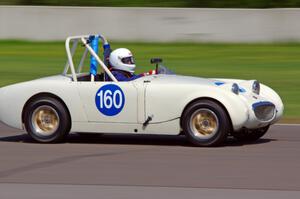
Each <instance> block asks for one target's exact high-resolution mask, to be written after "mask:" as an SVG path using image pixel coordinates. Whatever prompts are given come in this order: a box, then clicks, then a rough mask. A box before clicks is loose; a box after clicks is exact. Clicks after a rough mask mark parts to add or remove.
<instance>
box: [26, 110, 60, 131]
mask: <svg viewBox="0 0 300 199" xmlns="http://www.w3.org/2000/svg"><path fill="white" fill-rule="evenodd" d="M31 124H32V126H33V128H34V131H35V132H36V133H37V134H39V135H41V136H50V135H52V134H54V133H55V132H56V130H57V129H58V127H59V124H60V119H59V116H58V113H57V111H56V110H55V109H54V108H52V107H51V106H48V105H43V106H40V107H38V108H37V109H35V110H34V112H33V114H32V117H31Z"/></svg>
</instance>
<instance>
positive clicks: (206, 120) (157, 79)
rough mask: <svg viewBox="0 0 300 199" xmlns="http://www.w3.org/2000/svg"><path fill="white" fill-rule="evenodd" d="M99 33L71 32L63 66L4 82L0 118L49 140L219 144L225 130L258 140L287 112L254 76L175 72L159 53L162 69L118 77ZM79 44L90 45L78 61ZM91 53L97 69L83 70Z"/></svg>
mask: <svg viewBox="0 0 300 199" xmlns="http://www.w3.org/2000/svg"><path fill="white" fill-rule="evenodd" d="M97 38H98V40H97ZM99 41H102V44H103V45H108V42H107V40H106V39H105V38H104V37H103V36H102V35H86V36H74V37H68V38H67V40H66V43H65V45H66V51H67V56H68V61H67V63H66V66H65V69H64V71H63V73H62V74H60V75H56V76H51V77H46V78H41V79H37V80H33V81H28V82H24V83H19V84H14V85H10V86H7V87H3V88H0V121H2V122H4V123H6V124H7V125H9V126H12V127H15V128H19V129H25V130H26V131H27V132H28V134H29V135H30V136H31V137H32V138H33V139H34V140H36V141H38V142H43V143H50V142H60V141H62V140H64V138H66V136H67V135H68V133H69V132H86V133H131V134H165V135H180V134H184V135H186V137H187V139H188V140H189V141H190V142H192V143H193V144H194V145H196V146H217V145H220V144H222V142H223V141H224V140H225V139H226V138H227V136H234V137H235V138H236V139H238V140H243V141H254V140H257V139H259V138H260V137H261V136H263V135H264V134H265V133H266V132H267V130H268V128H269V126H270V125H272V124H274V123H275V122H276V121H278V120H279V119H280V118H281V116H282V113H283V104H282V101H281V99H280V97H279V96H278V94H277V93H276V92H274V91H273V90H272V89H271V88H269V87H267V86H265V85H263V84H261V83H259V82H258V81H256V80H249V81H246V80H236V79H207V78H199V77H188V76H181V75H175V74H173V73H171V72H170V71H169V70H168V69H167V68H165V67H163V66H162V65H161V63H160V62H161V60H160V59H152V63H155V64H156V67H157V69H158V74H157V75H151V76H144V77H141V78H139V79H136V80H133V81H129V82H118V81H117V79H116V78H115V77H114V76H113V74H112V73H111V72H110V70H109V69H108V68H107V66H106V65H105V64H104V63H103V61H102V60H101V59H100V57H99V56H98V52H97V51H98V45H99ZM71 43H72V47H71V49H70V44H71ZM78 44H82V45H81V46H82V47H84V50H85V51H84V53H83V55H82V58H81V60H80V63H79V64H78V67H77V69H75V67H74V62H73V55H74V53H75V51H76V48H77V46H80V45H78ZM88 54H90V55H91V72H90V73H83V72H81V71H82V68H83V65H84V60H85V58H86V56H87V55H88ZM95 63H96V64H99V65H100V66H101V67H102V69H103V71H98V72H97V71H96V73H95ZM92 69H93V70H94V72H92ZM96 69H97V68H96ZM69 71H70V73H68V72H69ZM105 75H108V76H109V77H110V79H111V80H112V81H105V78H104V76H105Z"/></svg>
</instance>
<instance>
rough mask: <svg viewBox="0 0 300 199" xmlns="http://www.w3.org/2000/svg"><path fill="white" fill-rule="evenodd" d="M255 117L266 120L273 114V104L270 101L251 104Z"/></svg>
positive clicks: (269, 119) (272, 116)
mask: <svg viewBox="0 0 300 199" xmlns="http://www.w3.org/2000/svg"><path fill="white" fill-rule="evenodd" d="M252 107H253V111H254V113H255V116H256V118H257V119H259V120H261V121H264V122H267V121H271V120H272V119H273V118H274V116H275V113H276V111H275V105H274V104H273V103H271V102H258V103H255V104H253V105H252Z"/></svg>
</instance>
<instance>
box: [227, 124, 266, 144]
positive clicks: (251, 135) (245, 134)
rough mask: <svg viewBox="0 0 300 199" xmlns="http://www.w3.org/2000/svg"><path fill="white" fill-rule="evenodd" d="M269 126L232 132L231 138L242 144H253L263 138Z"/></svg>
mask: <svg viewBox="0 0 300 199" xmlns="http://www.w3.org/2000/svg"><path fill="white" fill-rule="evenodd" d="M269 127H270V126H266V127H262V128H258V129H245V128H244V129H242V130H240V131H238V132H233V133H232V136H233V137H234V138H235V139H237V140H238V141H242V142H254V141H256V140H258V139H260V138H261V137H262V136H264V135H265V134H266V133H267V131H268V130H269Z"/></svg>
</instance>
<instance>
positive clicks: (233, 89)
mask: <svg viewBox="0 0 300 199" xmlns="http://www.w3.org/2000/svg"><path fill="white" fill-rule="evenodd" d="M239 89H240V88H239V85H237V83H233V84H232V87H231V91H232V92H233V93H235V94H237V95H238V94H239Z"/></svg>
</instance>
